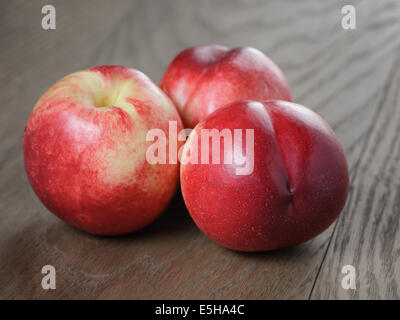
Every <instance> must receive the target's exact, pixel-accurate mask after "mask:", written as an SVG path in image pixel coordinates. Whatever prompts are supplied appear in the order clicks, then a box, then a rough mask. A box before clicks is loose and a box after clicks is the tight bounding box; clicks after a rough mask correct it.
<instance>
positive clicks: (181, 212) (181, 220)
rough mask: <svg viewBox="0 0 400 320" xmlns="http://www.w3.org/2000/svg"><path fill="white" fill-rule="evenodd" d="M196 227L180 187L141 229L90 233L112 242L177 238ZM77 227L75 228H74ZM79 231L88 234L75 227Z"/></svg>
mask: <svg viewBox="0 0 400 320" xmlns="http://www.w3.org/2000/svg"><path fill="white" fill-rule="evenodd" d="M194 228H195V225H194V223H193V221H192V219H191V217H190V214H189V212H188V211H187V209H186V206H185V203H184V201H183V197H182V192H181V190H180V188H179V189H178V190H177V191H176V193H175V195H174V196H173V198H172V200H171V202H170V203H169V205H168V207H167V208H166V209H165V210H164V211H163V212H162V213H161V215H160V216H159V217H158V218H157V219H156V220H155V221H154V222H153V223H151V224H150V225H148V226H146V227H145V228H143V229H141V230H137V231H135V232H132V233H127V234H123V235H118V236H97V235H90V236H92V237H95V238H99V239H107V240H111V241H112V242H124V241H131V240H146V239H148V238H151V239H156V238H163V239H167V238H177V237H179V236H180V235H181V234H182V233H186V232H188V231H190V230H192V229H194ZM74 229H75V228H74ZM75 230H76V231H77V232H80V233H82V234H86V235H87V233H85V232H83V231H80V230H77V229H75Z"/></svg>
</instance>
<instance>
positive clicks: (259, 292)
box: [0, 0, 400, 299]
mask: <svg viewBox="0 0 400 320" xmlns="http://www.w3.org/2000/svg"><path fill="white" fill-rule="evenodd" d="M49 2H50V3H53V4H54V5H55V7H56V10H57V29H56V30H52V31H45V30H43V29H42V28H41V18H42V15H41V8H42V6H43V5H44V4H47V3H49ZM352 3H353V4H354V5H355V7H356V10H357V29H356V30H343V29H342V28H341V23H340V22H341V17H342V15H341V7H342V6H343V5H345V4H348V2H347V1H322V0H313V1H311V0H307V1H295V0H292V1H289V0H285V1H282V0H279V1H278V0H277V1H261V0H260V1H245V0H237V1H230V0H223V1H183V0H182V1H181V0H168V1H166V0H158V1H155V0H154V1H153V0H151V1H106V0H101V1H79V2H78V1H55V2H51V1H8V2H2V4H1V10H0V39H1V43H2V46H1V49H0V68H1V72H0V85H1V91H0V105H1V117H0V177H1V179H0V298H3V299H4V298H8V299H9V298H11V299H13V298H23V299H32V298H45V299H57V298H62V299H70V298H89V299H92V298H95V299H96V298H106V299H112V298H121V299H144V298H167V299H182V298H191V299H196V298H197V299H203V298H210V299H220V298H229V299H236V298H242V299H336V298H340V299H368V298H377V299H382V298H388V299H399V298H400V259H399V257H400V227H399V224H400V221H399V220H400V173H399V172H400V171H399V170H398V168H399V165H400V140H399V133H400V51H399V44H400V43H399V42H400V37H399V34H400V2H399V1H397V0H383V1H373V0H368V1H367V0H365V1H352ZM204 43H218V44H223V45H227V46H231V47H234V46H244V45H250V46H254V47H257V48H259V49H261V50H262V51H264V52H265V53H266V54H267V55H269V56H270V57H271V58H272V59H273V60H274V61H276V62H277V63H278V64H279V65H280V67H281V68H282V70H283V71H284V72H285V74H286V76H287V78H288V80H289V83H290V86H291V88H292V92H293V96H294V99H295V101H296V102H298V103H301V104H304V105H306V106H308V107H310V108H312V109H313V110H316V111H317V112H318V113H319V114H320V115H321V116H322V117H324V118H325V119H326V120H327V121H328V122H329V124H330V125H331V126H332V127H333V128H334V130H335V132H336V133H337V135H338V137H339V139H340V141H341V142H342V144H343V146H344V149H345V152H346V155H347V159H348V162H349V166H350V173H351V188H350V194H349V198H348V201H347V204H346V207H345V209H344V210H343V212H342V215H341V216H340V218H339V219H338V220H337V221H336V223H335V224H334V225H332V226H331V227H330V228H329V229H328V230H326V231H325V232H324V233H323V234H321V235H320V236H318V237H316V238H315V239H313V240H311V241H309V242H307V243H304V244H302V245H299V246H296V247H293V248H289V249H285V250H279V251H274V252H266V253H257V254H248V253H238V252H233V251H230V250H227V249H224V248H222V247H220V246H218V245H216V244H214V243H213V242H212V241H210V240H209V239H207V238H206V237H205V236H204V235H203V234H202V233H201V232H200V231H199V230H198V229H197V228H196V226H195V225H194V223H193V222H192V221H191V219H190V217H189V215H188V213H187V211H186V209H185V206H184V204H183V201H182V199H181V197H180V195H179V192H178V194H177V196H176V197H175V199H174V200H173V201H172V203H171V205H170V207H169V208H168V210H167V211H166V212H165V213H164V214H163V215H162V217H161V218H160V219H158V220H157V221H156V222H155V223H154V224H152V225H151V226H149V227H148V228H146V229H144V230H142V231H139V232H137V233H134V234H130V235H126V236H122V237H113V238H105V237H95V236H91V235H88V234H86V233H84V232H80V231H78V230H76V229H74V228H72V227H70V226H68V225H67V224H65V223H63V222H62V221H60V220H58V219H57V218H56V217H54V216H53V215H52V214H50V213H49V212H48V211H47V210H46V209H45V208H44V207H43V205H42V204H41V203H40V201H39V200H38V199H37V197H36V196H35V194H34V193H33V191H32V189H31V188H30V186H29V184H28V181H27V178H26V175H25V172H24V167H23V155H22V134H23V129H24V126H25V123H26V120H27V118H28V116H29V114H30V112H31V110H32V107H33V105H34V104H35V102H36V100H37V99H38V98H39V97H40V95H41V94H43V92H44V91H45V90H46V89H47V88H48V87H49V86H50V85H52V84H53V83H54V82H56V81H57V80H58V79H60V78H61V77H62V76H64V75H66V74H68V73H71V72H73V71H75V70H79V69H82V68H86V67H90V66H94V65H99V64H122V65H127V66H131V67H135V68H137V69H140V70H142V71H143V72H145V73H146V74H148V75H149V76H150V77H151V78H152V79H153V80H154V81H155V82H158V80H159V79H160V77H161V75H162V74H163V71H164V70H165V68H166V66H167V65H168V63H169V61H170V60H171V59H172V58H173V57H174V56H175V55H176V54H177V53H178V52H179V51H181V50H182V49H184V48H186V47H189V46H193V45H198V44H204ZM46 264H51V265H53V266H55V268H56V270H57V289H56V290H49V291H46V290H43V289H42V287H41V279H42V277H43V274H41V268H42V266H44V265H46ZM347 264H351V265H353V266H354V267H355V269H356V272H357V288H356V290H344V289H343V288H342V287H341V280H342V277H343V276H344V275H343V274H341V269H342V267H343V266H344V265H347Z"/></svg>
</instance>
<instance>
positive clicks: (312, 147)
mask: <svg viewBox="0 0 400 320" xmlns="http://www.w3.org/2000/svg"><path fill="white" fill-rule="evenodd" d="M207 128H208V129H212V128H215V129H218V130H219V131H221V130H222V129H225V128H227V129H231V130H233V129H243V136H244V132H245V129H254V170H253V172H252V173H251V174H249V175H236V173H235V169H236V168H238V167H240V166H238V165H237V164H235V163H233V164H224V162H223V160H221V164H191V163H188V164H184V163H182V165H181V177H180V179H181V190H182V194H183V197H184V200H185V203H186V206H187V208H188V210H189V212H190V215H191V216H192V218H193V220H194V221H195V223H196V224H197V226H198V227H199V228H200V230H202V231H203V232H204V233H205V234H206V235H207V236H208V237H210V238H211V239H212V240H214V241H215V242H217V243H219V244H221V245H223V246H225V247H228V248H231V249H234V250H240V251H267V250H274V249H279V248H284V247H289V246H293V245H296V244H299V243H301V242H304V241H307V240H309V239H311V238H313V237H315V236H317V235H318V234H320V233H321V232H322V231H324V230H325V229H326V228H328V227H329V226H330V225H331V224H332V222H333V221H334V220H335V219H336V218H337V217H338V215H339V214H340V212H341V210H342V209H343V206H344V204H345V201H346V197H347V193H348V183H349V176H348V168H347V162H346V158H345V155H344V152H343V149H342V146H341V144H340V142H339V141H338V139H337V137H336V135H335V134H334V132H333V131H332V129H331V128H330V127H329V125H328V124H327V123H326V122H325V121H324V120H323V119H322V118H320V117H319V116H318V115H317V114H316V113H315V112H313V111H311V110H310V109H308V108H306V107H303V106H301V105H297V104H294V103H290V102H284V101H277V100H271V101H264V102H261V103H260V102H255V101H240V102H235V103H232V104H229V105H227V106H225V107H223V108H221V109H219V110H217V111H215V112H214V113H213V114H211V115H210V116H209V117H208V118H207V119H206V120H204V121H202V122H200V123H199V124H198V125H197V126H196V127H195V129H194V132H195V133H196V134H197V139H196V140H197V142H198V153H199V154H200V152H201V145H202V144H201V138H200V132H201V130H202V129H207ZM194 137H195V135H194V133H193V132H192V135H191V136H190V138H189V140H188V142H187V144H186V146H185V150H184V152H183V155H184V156H183V158H182V159H183V160H184V159H185V155H186V154H187V150H188V149H189V147H190V145H192V144H194V139H195V138H194ZM221 140H222V141H223V139H221ZM194 145H195V144H194ZM221 145H223V143H221ZM242 147H243V150H242V151H243V154H244V153H245V152H244V150H245V149H244V146H242ZM223 153H224V148H221V153H220V157H221V159H224V158H223Z"/></svg>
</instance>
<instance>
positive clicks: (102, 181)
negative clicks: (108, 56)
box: [24, 66, 182, 235]
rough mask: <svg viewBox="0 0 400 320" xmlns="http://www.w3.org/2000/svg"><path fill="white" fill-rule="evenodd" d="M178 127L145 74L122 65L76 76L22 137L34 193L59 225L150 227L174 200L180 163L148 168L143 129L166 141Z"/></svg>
mask: <svg viewBox="0 0 400 320" xmlns="http://www.w3.org/2000/svg"><path fill="white" fill-rule="evenodd" d="M169 120H175V121H177V124H178V129H181V128H182V122H181V120H180V117H179V115H178V112H177V111H176V108H175V106H174V105H173V103H172V102H171V100H170V99H169V98H168V97H167V96H166V95H165V94H164V93H163V92H162V91H161V90H160V89H159V88H158V87H157V86H156V85H155V84H154V83H153V82H152V81H151V80H150V79H149V78H148V77H147V76H145V75H144V74H143V73H141V72H140V71H137V70H134V69H131V68H127V67H122V66H101V67H96V68H91V69H88V70H83V71H79V72H75V73H73V74H70V75H68V76H66V77H65V78H63V79H61V80H60V81H59V82H57V83H56V84H55V85H54V86H53V87H51V88H50V89H49V90H48V91H47V92H46V93H45V94H44V95H43V96H42V97H41V98H40V100H39V101H38V102H37V104H36V106H35V108H34V110H33V111H32V114H31V115H30V117H29V120H28V123H27V125H26V128H25V133H24V159H25V169H26V173H27V176H28V179H29V181H30V184H31V185H32V188H33V190H34V191H35V193H36V194H37V196H38V197H39V198H40V200H41V201H42V202H43V204H44V205H45V206H46V207H47V208H48V209H49V210H50V211H51V212H53V213H54V214H55V215H57V216H58V217H59V218H61V219H63V220H65V221H66V222H68V223H70V224H71V225H73V226H75V227H77V228H79V229H82V230H85V231H87V232H90V233H94V234H99V235H115V234H122V233H127V232H132V231H135V230H137V229H140V228H143V227H144V226H146V225H148V224H149V223H151V222H152V221H153V220H155V219H156V218H157V217H158V216H159V215H160V214H161V212H162V211H163V209H164V208H165V207H166V206H167V204H168V202H169V201H170V199H171V197H172V196H173V194H174V192H175V190H176V187H177V184H178V180H179V178H178V176H179V165H178V164H165V165H152V164H149V163H148V162H147V161H146V157H145V153H146V150H147V147H148V146H149V145H150V144H151V143H150V142H146V133H147V131H148V130H149V129H152V128H159V129H162V130H164V131H165V132H166V136H167V137H168V125H169V123H168V121H169Z"/></svg>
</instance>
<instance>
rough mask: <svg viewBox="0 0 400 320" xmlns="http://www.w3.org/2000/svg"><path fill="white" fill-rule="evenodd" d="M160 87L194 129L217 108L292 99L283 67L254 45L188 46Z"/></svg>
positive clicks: (188, 125)
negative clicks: (244, 103) (241, 101)
mask: <svg viewBox="0 0 400 320" xmlns="http://www.w3.org/2000/svg"><path fill="white" fill-rule="evenodd" d="M160 87H161V89H163V90H164V91H165V92H166V93H167V94H168V95H169V96H170V98H171V99H172V101H174V103H175V104H176V106H177V107H178V109H179V111H180V113H181V116H182V119H183V122H184V124H185V127H189V128H193V127H194V126H195V125H196V124H197V123H198V122H199V121H201V120H204V119H205V118H206V117H207V116H208V115H209V114H210V113H212V112H213V111H214V110H216V109H218V108H220V107H222V106H224V105H226V104H227V103H231V102H235V101H239V100H258V101H260V100H269V99H279V100H286V101H292V96H291V93H290V89H289V86H288V83H287V81H286V79H285V77H284V75H283V73H282V71H281V70H280V69H279V67H278V66H277V65H276V64H275V63H274V62H273V61H271V60H270V59H269V58H268V57H267V56H265V55H264V54H263V53H262V52H261V51H259V50H257V49H254V48H250V47H239V48H234V49H228V48H226V47H223V46H218V45H205V46H197V47H193V48H188V49H186V50H184V51H182V52H181V53H179V54H178V55H177V56H176V57H175V58H174V60H173V61H172V62H171V64H170V65H169V67H168V69H167V71H166V72H165V74H164V76H163V78H162V79H161V81H160Z"/></svg>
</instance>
